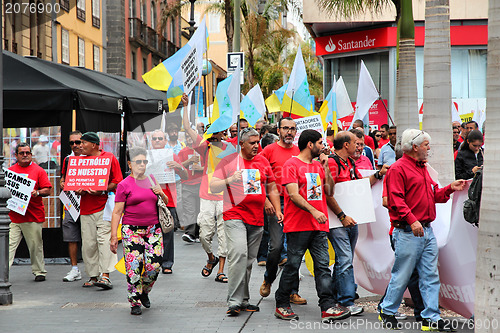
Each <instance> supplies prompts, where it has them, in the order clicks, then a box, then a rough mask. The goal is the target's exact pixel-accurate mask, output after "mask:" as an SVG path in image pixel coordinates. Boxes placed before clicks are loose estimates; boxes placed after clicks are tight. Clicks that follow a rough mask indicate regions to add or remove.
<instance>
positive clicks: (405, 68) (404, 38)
mask: <svg viewBox="0 0 500 333" xmlns="http://www.w3.org/2000/svg"><path fill="white" fill-rule="evenodd" d="M398 29H399V34H400V40H399V56H398V71H397V79H396V109H395V114H396V125H397V126H398V137H399V138H401V135H402V134H403V131H404V130H405V129H407V128H418V103H417V71H416V65H415V26H414V22H413V10H412V2H411V0H402V1H401V17H400V19H399V22H398Z"/></svg>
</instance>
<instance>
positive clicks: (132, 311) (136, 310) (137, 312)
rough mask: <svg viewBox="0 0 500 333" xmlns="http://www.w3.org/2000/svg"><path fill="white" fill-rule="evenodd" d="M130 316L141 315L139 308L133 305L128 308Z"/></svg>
mask: <svg viewBox="0 0 500 333" xmlns="http://www.w3.org/2000/svg"><path fill="white" fill-rule="evenodd" d="M130 314H131V315H134V316H138V315H141V314H142V310H141V307H140V306H139V305H134V306H133V307H131V308H130Z"/></svg>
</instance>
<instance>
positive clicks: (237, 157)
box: [236, 115, 241, 171]
mask: <svg viewBox="0 0 500 333" xmlns="http://www.w3.org/2000/svg"><path fill="white" fill-rule="evenodd" d="M236 126H238V127H237V128H238V135H237V137H236V138H237V142H236V152H237V155H238V156H236V171H240V150H241V146H240V115H238V118H237V120H236Z"/></svg>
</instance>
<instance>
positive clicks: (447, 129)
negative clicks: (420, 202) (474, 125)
mask: <svg viewBox="0 0 500 333" xmlns="http://www.w3.org/2000/svg"><path fill="white" fill-rule="evenodd" d="M424 110H425V111H424V119H423V129H424V130H425V131H427V132H428V133H429V134H430V135H431V136H432V138H433V139H434V140H433V142H432V153H431V155H430V158H429V161H430V163H431V165H432V166H433V167H434V168H435V169H436V171H437V172H438V173H439V178H440V180H441V183H442V184H449V183H450V182H452V181H453V179H454V178H455V177H454V171H453V170H454V168H453V151H452V131H451V45H450V3H449V0H426V1H425V46H424Z"/></svg>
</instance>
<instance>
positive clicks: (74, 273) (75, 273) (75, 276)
mask: <svg viewBox="0 0 500 333" xmlns="http://www.w3.org/2000/svg"><path fill="white" fill-rule="evenodd" d="M81 279H82V273H80V270H78V269H71V270H70V271H69V273H68V274H66V276H65V277H64V278H63V281H64V282H73V281H76V280H81Z"/></svg>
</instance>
